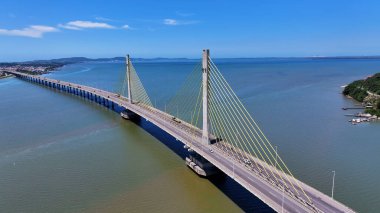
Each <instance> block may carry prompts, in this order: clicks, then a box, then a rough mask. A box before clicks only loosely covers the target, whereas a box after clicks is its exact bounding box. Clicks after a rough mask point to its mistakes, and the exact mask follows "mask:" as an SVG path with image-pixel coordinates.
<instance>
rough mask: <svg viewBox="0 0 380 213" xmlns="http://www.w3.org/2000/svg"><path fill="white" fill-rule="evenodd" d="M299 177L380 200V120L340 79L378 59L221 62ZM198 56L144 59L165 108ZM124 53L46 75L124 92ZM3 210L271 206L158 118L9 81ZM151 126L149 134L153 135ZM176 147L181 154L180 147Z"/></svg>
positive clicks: (348, 195) (367, 203) (360, 73)
mask: <svg viewBox="0 0 380 213" xmlns="http://www.w3.org/2000/svg"><path fill="white" fill-rule="evenodd" d="M215 62H216V64H217V65H218V67H219V69H220V71H221V72H222V73H223V74H224V76H225V78H226V79H227V80H228V81H229V83H230V84H231V86H232V88H233V89H234V90H235V91H236V93H237V95H238V96H239V97H240V98H241V99H242V101H243V102H244V104H245V105H246V107H247V109H248V111H249V112H251V113H252V114H253V116H254V118H255V119H256V121H257V122H258V123H259V125H260V126H261V127H262V129H263V131H264V132H265V133H266V135H267V136H268V138H269V139H270V141H271V142H272V143H273V144H274V145H276V146H278V152H279V154H280V155H281V156H282V157H283V158H284V159H285V162H286V163H287V165H288V166H289V167H290V169H291V171H292V172H293V173H294V174H295V176H296V177H298V178H299V179H301V180H302V181H304V182H306V183H308V184H310V185H311V186H313V187H315V188H317V189H319V190H320V191H322V192H324V193H326V194H328V195H330V194H331V184H332V170H335V171H336V179H335V191H334V198H336V199H337V200H339V201H341V202H343V203H345V204H347V205H348V206H350V207H352V208H354V209H355V210H358V211H360V212H375V211H376V210H377V209H379V208H380V198H379V196H378V195H379V192H380V183H379V182H378V181H377V180H379V179H380V168H379V167H378V166H377V164H378V163H379V162H380V155H378V151H379V150H380V143H379V142H380V140H379V138H380V131H379V129H380V122H375V123H366V124H361V125H356V126H353V125H351V124H350V123H348V122H347V120H348V119H349V118H348V117H345V116H344V114H347V113H352V112H347V111H343V110H341V108H342V107H346V106H353V105H355V104H357V103H355V102H354V101H352V100H349V99H347V98H345V97H343V96H342V95H341V94H340V92H341V90H342V88H341V86H342V85H345V84H347V83H349V82H351V81H352V80H355V79H360V78H364V77H366V76H368V75H371V74H373V73H375V72H379V70H380V61H379V60H343V59H341V60H311V59H225V60H215ZM194 66H195V62H192V61H190V62H181V61H178V62H157V63H156V62H151V63H135V68H136V70H137V72H138V73H139V75H140V78H141V80H142V82H143V84H144V86H145V88H146V90H147V92H148V94H149V96H150V97H151V100H152V102H153V103H154V104H155V105H156V106H157V107H159V108H164V105H165V103H166V102H167V101H168V99H169V98H170V97H171V96H172V95H174V93H175V91H176V90H177V89H178V87H179V86H180V85H181V83H182V82H183V81H184V79H185V78H186V75H187V74H188V73H190V71H191V70H192V69H193V68H194ZM123 71H124V65H123V64H122V63H83V64H74V65H68V66H65V67H63V68H62V69H61V70H59V71H57V72H54V73H51V74H48V75H47V76H48V77H51V78H55V79H61V80H66V81H71V82H76V83H80V84H85V85H90V86H94V87H98V88H102V89H107V90H112V91H113V90H115V89H116V87H117V84H118V82H119V78H120V75H121V73H122V72H123ZM0 98H1V100H0V101H1V102H0V118H1V123H0V135H1V137H0V208H1V209H3V210H5V211H7V212H9V211H11V212H25V211H28V212H43V211H52V210H53V211H54V212H67V211H70V212H71V211H74V212H77V211H79V212H86V211H88V212H93V211H100V212H104V211H111V212H112V211H113V212H120V211H129V212H136V211H140V212H141V211H154V212H157V211H166V212H178V211H185V212H191V211H196V212H210V211H223V212H239V211H255V212H270V209H268V207H266V206H265V205H263V204H262V203H261V202H260V201H258V200H257V199H255V198H254V197H253V196H251V195H249V193H247V192H246V191H244V190H242V189H241V188H239V187H238V186H237V185H236V184H234V183H233V181H231V180H230V179H229V178H221V179H220V178H216V179H215V178H214V179H212V180H207V179H202V178H199V177H198V176H196V175H195V174H194V173H193V172H191V171H190V170H189V169H188V168H186V166H185V165H184V162H183V159H182V157H183V153H181V147H178V146H175V145H170V143H172V142H173V143H175V142H174V141H172V140H173V139H171V138H170V137H168V136H165V135H164V134H163V133H162V132H160V131H158V130H157V129H155V128H154V127H152V126H150V125H149V124H146V123H142V124H140V125H142V126H143V127H144V129H143V128H140V127H139V126H138V125H137V124H135V123H131V122H127V121H125V120H122V119H121V118H120V117H119V115H118V114H117V113H114V112H112V111H110V110H108V109H105V108H103V107H101V106H99V105H97V104H94V103H91V102H89V101H86V100H83V99H81V98H79V97H76V96H72V95H69V94H65V93H61V92H56V91H53V90H50V89H46V88H44V87H42V86H38V85H33V84H30V83H28V82H23V81H21V80H18V79H15V78H12V79H2V80H0ZM150 133H151V134H150ZM172 150H174V151H175V152H173V151H172Z"/></svg>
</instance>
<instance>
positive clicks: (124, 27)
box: [121, 24, 132, 30]
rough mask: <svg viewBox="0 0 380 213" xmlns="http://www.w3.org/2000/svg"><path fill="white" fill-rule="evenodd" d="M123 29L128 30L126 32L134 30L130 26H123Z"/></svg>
mask: <svg viewBox="0 0 380 213" xmlns="http://www.w3.org/2000/svg"><path fill="white" fill-rule="evenodd" d="M121 28H123V29H126V30H131V29H132V28H131V27H130V26H129V25H128V24H126V25H124V26H122V27H121Z"/></svg>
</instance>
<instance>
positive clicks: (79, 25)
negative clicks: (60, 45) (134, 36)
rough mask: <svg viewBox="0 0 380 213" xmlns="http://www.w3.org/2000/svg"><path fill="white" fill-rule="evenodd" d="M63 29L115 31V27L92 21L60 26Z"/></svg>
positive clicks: (73, 22) (72, 22)
mask: <svg viewBox="0 0 380 213" xmlns="http://www.w3.org/2000/svg"><path fill="white" fill-rule="evenodd" d="M58 26H59V27H61V28H65V29H69V30H81V29H86V28H102V29H114V28H115V27H114V26H112V25H109V24H107V23H103V22H92V21H70V22H68V23H66V24H59V25H58Z"/></svg>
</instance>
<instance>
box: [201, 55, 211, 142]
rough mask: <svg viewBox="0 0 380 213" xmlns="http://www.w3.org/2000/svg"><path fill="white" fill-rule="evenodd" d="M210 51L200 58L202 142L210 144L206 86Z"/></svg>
mask: <svg viewBox="0 0 380 213" xmlns="http://www.w3.org/2000/svg"><path fill="white" fill-rule="evenodd" d="M209 56H210V50H208V49H205V50H203V57H202V88H203V91H202V102H203V132H202V142H203V143H205V144H210V138H209V119H208V95H209V92H208V85H209V79H210V76H209V75H210V67H209Z"/></svg>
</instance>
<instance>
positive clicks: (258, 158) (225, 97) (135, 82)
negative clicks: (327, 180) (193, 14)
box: [9, 50, 354, 213]
mask: <svg viewBox="0 0 380 213" xmlns="http://www.w3.org/2000/svg"><path fill="white" fill-rule="evenodd" d="M9 73H11V74H13V75H15V76H17V77H19V78H21V79H24V80H27V81H31V82H34V83H37V84H41V85H44V86H47V87H50V88H54V89H57V90H61V91H65V92H68V93H72V94H75V95H78V96H81V97H83V98H86V99H89V100H92V101H94V102H97V103H100V104H102V105H104V106H106V107H109V108H111V109H113V110H120V109H121V110H122V116H123V117H125V118H129V119H138V118H144V119H146V120H148V121H149V122H151V123H153V124H154V125H156V126H157V127H158V128H160V129H162V130H163V131H165V132H167V133H168V134H170V135H172V136H173V137H175V138H176V139H177V140H178V141H179V142H181V143H183V144H184V147H185V148H187V149H188V150H189V153H190V157H189V158H187V159H186V161H187V164H188V165H189V166H190V167H191V168H192V169H193V170H194V171H196V172H197V173H198V174H200V175H203V176H208V175H211V174H215V173H216V174H215V175H217V171H221V172H224V173H225V174H227V175H228V176H230V177H231V178H232V179H234V180H235V181H236V182H238V183H239V184H241V185H242V186H243V187H244V188H246V189H247V190H248V191H250V192H251V193H253V194H254V195H255V196H256V197H258V198H259V199H261V200H262V201H263V202H265V203H266V204H267V205H269V206H270V207H271V208H272V209H274V210H275V211H277V212H326V213H330V212H354V211H353V210H352V209H350V208H348V207H347V206H345V205H343V204H341V203H339V202H338V201H336V200H334V199H332V198H330V197H328V196H326V195H325V194H323V193H322V192H319V191H318V190H316V189H314V188H312V187H310V186H308V185H306V184H305V183H302V182H301V181H299V180H297V179H296V178H295V177H294V176H293V175H292V173H291V171H290V169H289V168H288V167H287V166H286V164H285V162H284V161H283V160H282V158H281V157H280V156H279V155H278V154H277V152H276V150H275V149H274V148H273V146H272V144H271V143H270V142H269V140H268V139H267V137H266V136H265V135H264V133H263V131H262V130H261V129H260V128H259V126H258V125H257V123H256V122H255V120H254V119H253V118H252V117H251V115H250V114H249V112H248V111H247V110H246V109H245V107H244V105H243V104H242V102H241V101H240V99H239V98H238V97H237V95H236V94H235V93H234V91H233V90H232V88H231V87H230V85H229V84H228V82H227V81H226V79H225V78H224V77H223V75H222V74H221V72H220V71H219V69H218V68H217V66H216V65H215V64H214V63H213V61H212V60H211V58H210V56H209V51H208V50H204V51H203V56H202V60H201V62H200V63H199V64H197V65H196V66H195V68H194V70H193V71H192V72H191V73H190V75H189V76H188V78H187V79H186V81H185V82H184V84H183V85H182V87H181V88H180V89H179V90H178V91H177V93H176V94H175V96H174V97H172V98H171V99H170V100H169V102H168V103H167V104H166V105H165V109H164V110H160V109H157V108H155V107H154V106H153V105H152V102H151V100H150V98H149V96H148V93H147V91H146V90H145V88H144V86H143V84H142V82H141V80H140V78H139V76H138V74H137V72H136V70H135V68H134V66H133V64H132V62H131V60H130V58H129V56H127V58H126V72H125V75H124V76H123V78H122V80H121V82H120V86H119V89H118V92H116V93H114V92H109V91H105V90H100V89H97V88H93V87H89V86H85V85H79V84H75V83H70V82H65V81H60V80H55V79H49V78H45V77H42V76H33V75H28V74H23V73H20V72H9Z"/></svg>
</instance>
